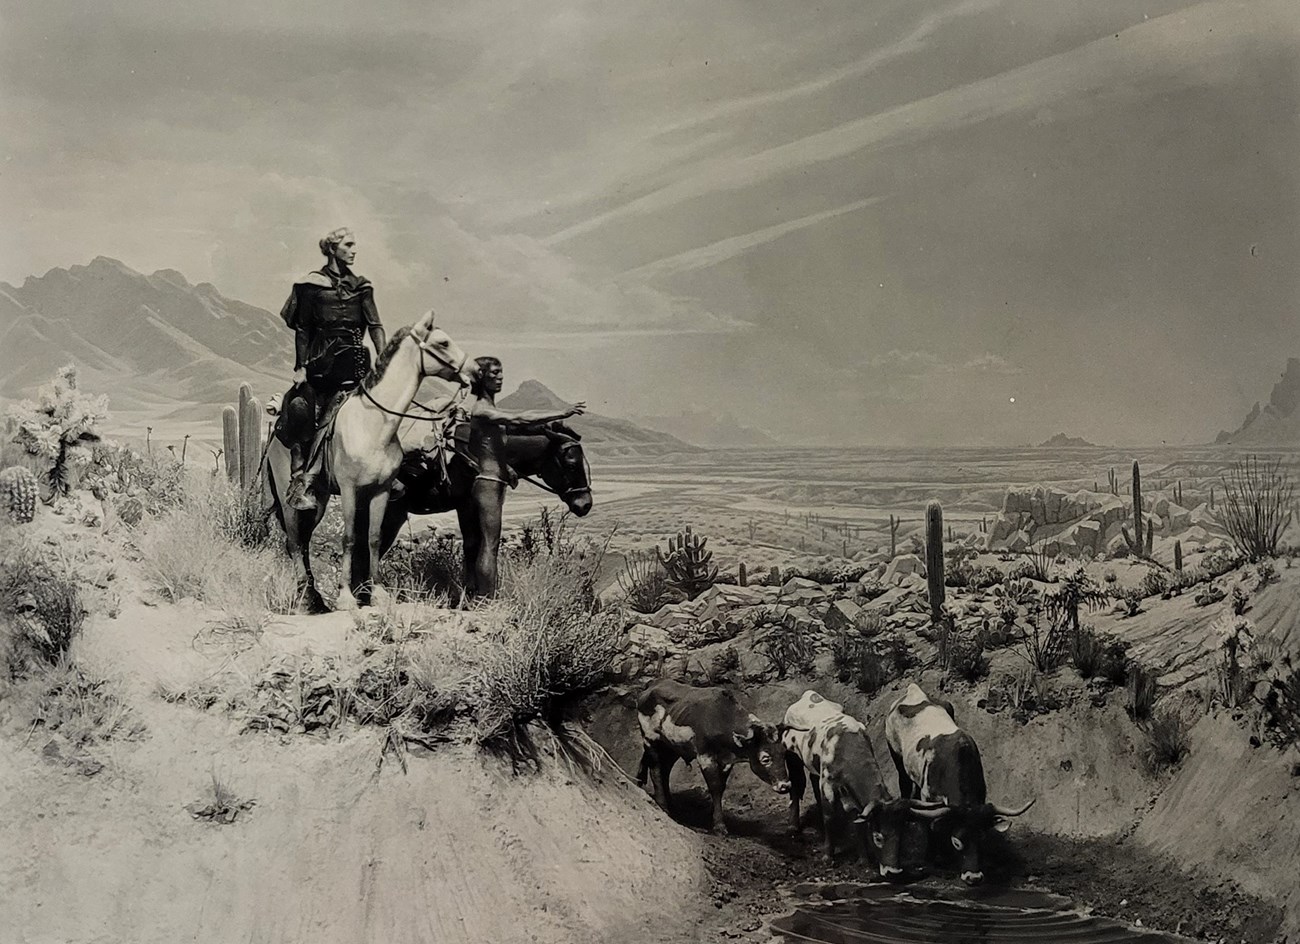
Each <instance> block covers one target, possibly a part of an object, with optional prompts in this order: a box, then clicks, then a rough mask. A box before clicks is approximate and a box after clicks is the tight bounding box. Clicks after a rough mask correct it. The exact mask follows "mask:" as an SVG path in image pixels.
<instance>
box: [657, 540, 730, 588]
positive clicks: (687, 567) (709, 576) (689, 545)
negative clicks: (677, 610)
mask: <svg viewBox="0 0 1300 944" xmlns="http://www.w3.org/2000/svg"><path fill="white" fill-rule="evenodd" d="M708 543H709V542H708V539H707V538H702V537H700V536H699V535H698V534H692V533H691V529H690V527H689V526H688V527H687V528H686V530H685V531H684V532H682V533H680V534H678V535H677V537H676V539H674V538H669V539H668V553H666V554H665V553H664V552H663V551H661V550H660V549H659V548H658V546H656V547H655V555H656V556H657V557H658V558H659V563H660V564H661V565H662V566H663V568H664V570H665V571H667V573H668V583H669V585H670V586H673V587H676V588H677V589H678V590H681V591H682V592H683V593H685V594H686V595H687V596H688V597H689V598H690V599H692V600H694V599H695V598H696V597H697V596H699V595H700V594H701V593H703V592H704V591H705V590H707V589H709V587H711V586H713V584H714V581H716V580H717V579H718V568H717V565H715V564H713V563H712V560H713V552H712V551H709V550H705V545H706V544H708Z"/></svg>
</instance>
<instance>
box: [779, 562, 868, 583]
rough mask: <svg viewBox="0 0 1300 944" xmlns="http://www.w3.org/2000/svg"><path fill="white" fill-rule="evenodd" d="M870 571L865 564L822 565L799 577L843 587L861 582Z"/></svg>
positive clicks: (799, 573) (798, 574)
mask: <svg viewBox="0 0 1300 944" xmlns="http://www.w3.org/2000/svg"><path fill="white" fill-rule="evenodd" d="M870 569H871V568H870V567H867V566H866V565H865V564H821V565H818V566H816V567H810V568H808V569H806V570H804V571H801V572H798V573H797V576H800V577H804V578H806V579H808V580H812V581H814V582H815V583H819V584H822V585H823V586H843V585H844V584H850V583H854V582H855V581H857V580H860V579H861V578H862V575H863V574H865V573H866V572H867V571H868V570H870Z"/></svg>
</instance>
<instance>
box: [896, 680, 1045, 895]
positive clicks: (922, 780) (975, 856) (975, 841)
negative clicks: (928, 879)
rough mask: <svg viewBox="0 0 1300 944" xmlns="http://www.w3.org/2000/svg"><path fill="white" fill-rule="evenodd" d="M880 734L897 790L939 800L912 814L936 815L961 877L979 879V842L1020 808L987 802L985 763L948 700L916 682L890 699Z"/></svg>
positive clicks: (1002, 826)
mask: <svg viewBox="0 0 1300 944" xmlns="http://www.w3.org/2000/svg"><path fill="white" fill-rule="evenodd" d="M885 740H886V741H887V742H888V743H889V753H890V755H891V756H892V757H893V758H894V764H895V765H896V766H897V767H898V787H899V791H900V792H901V793H903V794H904V795H906V796H910V797H914V798H916V799H919V800H927V801H932V802H936V803H941V804H943V805H942V806H940V807H938V808H935V809H930V810H920V809H918V810H916V811H914V814H913V815H915V816H919V817H921V818H923V819H928V820H931V821H938V822H939V824H941V826H942V833H943V834H945V835H947V836H948V839H949V841H950V842H951V843H952V847H953V849H955V850H956V851H957V853H958V855H959V856H960V861H961V878H962V881H963V882H966V883H967V884H968V885H975V884H978V883H979V882H981V881H983V879H984V868H983V862H982V858H981V846H982V844H983V840H984V837H985V834H986V833H987V832H988V830H990V829H992V830H995V831H997V832H1000V833H1002V832H1006V831H1007V830H1008V829H1009V828H1010V827H1011V818H1012V817H1014V816H1019V815H1020V814H1022V813H1024V812H1025V811H1026V810H1027V809H1029V808H1030V807H1031V806H1033V805H1034V800H1030V801H1029V802H1028V803H1026V804H1025V805H1024V806H1022V807H1020V808H1019V809H1009V808H1004V807H1000V806H997V805H995V804H993V803H989V802H988V796H987V793H988V790H987V786H986V785H985V782H984V764H983V762H982V761H981V760H980V752H979V748H978V747H976V745H975V741H974V740H973V739H972V738H971V736H970V735H969V734H967V733H966V732H965V731H963V730H962V729H961V728H959V727H958V726H957V722H956V721H955V720H953V715H952V708H951V706H950V705H941V704H940V703H938V702H937V701H936V700H935V699H932V698H930V696H928V695H927V694H926V693H925V692H924V690H922V688H921V687H920V686H919V685H917V684H916V683H915V682H913V683H911V684H909V685H908V687H907V691H906V693H904V695H903V697H902V698H900V699H898V701H896V702H894V705H893V707H892V708H891V709H890V711H889V715H888V716H887V717H886V718H885Z"/></svg>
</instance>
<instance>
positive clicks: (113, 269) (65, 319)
mask: <svg viewBox="0 0 1300 944" xmlns="http://www.w3.org/2000/svg"><path fill="white" fill-rule="evenodd" d="M69 362H71V363H74V364H76V365H77V368H78V376H79V381H80V385H81V387H82V388H83V389H85V390H87V391H89V392H91V393H106V394H108V397H109V410H110V412H111V413H112V417H111V422H110V427H115V428H119V429H120V428H122V427H123V426H124V425H126V424H132V423H134V424H145V423H155V422H156V423H159V424H160V425H161V424H165V423H167V422H173V423H178V424H179V423H195V422H199V423H207V422H211V423H213V428H214V430H216V429H217V423H218V421H219V417H220V410H221V408H222V407H223V406H225V405H227V404H229V403H233V402H235V399H236V396H237V391H238V389H239V385H240V384H241V383H251V384H252V385H253V389H254V391H256V393H257V394H258V395H259V396H262V397H269V396H270V395H271V394H273V393H277V392H281V391H283V390H284V389H285V388H286V387H287V386H288V382H289V377H290V374H292V372H293V334H292V332H290V331H289V330H288V329H287V328H285V326H284V324H283V323H282V322H281V321H280V318H279V316H278V315H276V314H272V313H271V312H269V311H266V310H265V309H263V308H258V307H256V306H254V305H248V304H245V303H244V302H241V301H237V300H235V299H231V298H227V297H225V296H224V295H222V294H221V293H220V292H218V291H217V290H216V288H214V287H213V286H212V285H210V284H208V283H206V282H204V283H200V284H198V285H192V284H190V282H189V281H188V280H187V279H186V278H185V276H184V275H182V274H181V273H179V272H176V271H174V270H171V269H162V270H160V271H158V272H155V273H153V275H144V274H142V273H140V272H136V271H135V270H134V269H132V268H130V267H129V266H126V265H124V264H123V263H121V262H118V261H117V260H116V259H109V258H107V257H105V256H98V257H96V258H95V259H94V260H92V261H91V263H90V264H89V265H84V266H72V267H71V268H68V269H51V270H50V271H49V272H47V273H46V274H45V275H43V276H39V277H38V276H31V277H29V278H27V279H26V280H24V282H23V284H22V285H21V286H20V287H14V286H12V285H7V284H4V283H0V398H8V399H20V398H23V397H29V396H33V395H34V394H35V392H36V389H37V388H38V387H39V386H40V385H41V384H43V383H45V382H47V381H48V380H50V378H51V377H52V376H53V374H54V371H55V370H56V369H57V368H58V367H60V366H61V365H63V364H66V363H69ZM501 402H502V404H507V405H517V406H525V407H526V406H528V405H532V404H536V405H537V406H546V407H549V406H554V405H555V404H556V403H559V402H561V401H560V400H559V398H558V397H556V396H555V394H554V393H552V392H551V391H550V390H548V389H547V388H546V387H544V386H543V385H542V384H540V383H538V382H537V381H527V382H525V383H524V384H522V385H521V386H520V388H519V389H518V390H517V391H516V392H515V393H513V394H511V395H510V396H509V397H506V398H505V399H503V400H502V401H501ZM574 428H575V429H577V430H578V431H579V432H581V433H582V434H583V438H584V442H587V443H589V444H590V445H592V446H595V447H596V448H597V450H598V451H600V452H602V453H603V454H606V455H611V454H613V455H621V454H635V453H640V452H655V453H658V452H692V451H697V447H695V446H692V445H689V444H687V443H684V442H682V441H681V440H679V439H677V438H675V437H673V436H671V435H668V434H667V433H661V432H657V431H654V430H649V429H643V428H642V427H640V426H638V425H636V424H634V423H630V422H628V421H626V420H619V419H613V418H610V417H604V416H599V415H595V414H587V415H585V416H583V417H580V418H579V419H577V420H575V421H574Z"/></svg>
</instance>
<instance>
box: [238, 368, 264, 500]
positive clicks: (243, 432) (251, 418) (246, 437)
mask: <svg viewBox="0 0 1300 944" xmlns="http://www.w3.org/2000/svg"><path fill="white" fill-rule="evenodd" d="M261 461H262V404H261V403H260V402H259V401H258V400H257V398H256V397H254V396H253V388H252V387H250V386H249V385H248V384H246V383H245V384H240V385H239V486H240V488H251V487H252V485H253V483H254V482H255V481H257V466H258V463H259V462H261Z"/></svg>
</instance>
